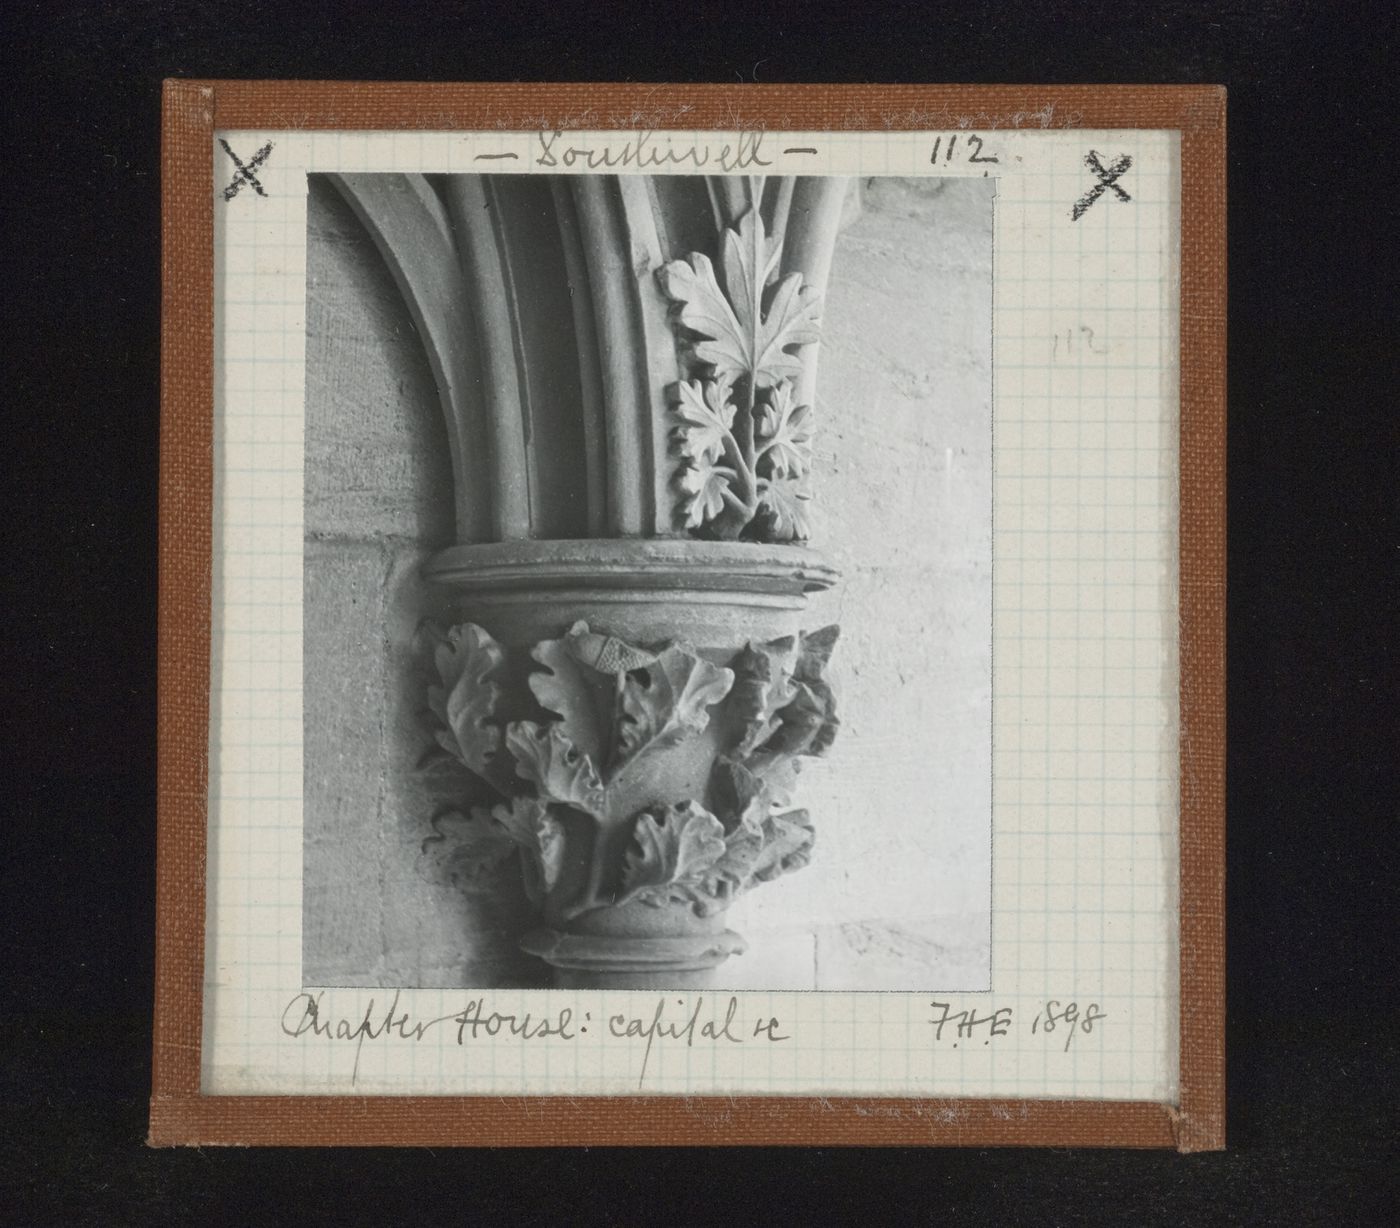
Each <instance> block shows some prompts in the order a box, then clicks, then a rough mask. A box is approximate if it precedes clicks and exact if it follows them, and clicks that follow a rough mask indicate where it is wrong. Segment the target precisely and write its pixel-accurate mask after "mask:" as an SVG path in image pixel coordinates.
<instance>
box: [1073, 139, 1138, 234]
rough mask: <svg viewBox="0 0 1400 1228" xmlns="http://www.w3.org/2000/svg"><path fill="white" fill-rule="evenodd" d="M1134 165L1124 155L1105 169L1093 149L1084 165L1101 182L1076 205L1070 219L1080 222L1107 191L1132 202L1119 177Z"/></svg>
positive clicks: (1130, 159) (1120, 198)
mask: <svg viewBox="0 0 1400 1228" xmlns="http://www.w3.org/2000/svg"><path fill="white" fill-rule="evenodd" d="M1132 164H1133V160H1132V158H1130V157H1128V155H1127V154H1123V155H1122V156H1121V157H1119V158H1118V160H1117V161H1115V162H1111V163H1110V164H1109V165H1108V167H1107V168H1105V167H1104V164H1103V163H1102V162H1100V161H1099V155H1098V151H1097V150H1093V149H1091V150H1090V151H1089V156H1088V157H1087V158H1085V159H1084V165H1085V166H1087V167H1088V168H1089V169H1090V170H1091V171H1093V172H1094V174H1095V175H1097V176H1098V180H1099V181H1098V183H1096V184H1094V186H1093V187H1092V188H1090V189H1089V190H1088V191H1087V192H1085V193H1084V195H1083V196H1081V197H1080V198H1079V200H1078V201H1077V202H1076V203H1075V206H1074V212H1073V213H1071V214H1070V218H1071V219H1072V220H1073V221H1076V222H1077V221H1079V219H1080V218H1081V217H1083V216H1084V214H1085V213H1086V212H1087V211H1088V208H1089V206H1090V205H1092V204H1093V203H1094V202H1095V201H1096V200H1098V198H1099V197H1100V196H1102V195H1103V194H1104V192H1105V191H1108V192H1112V193H1113V194H1114V195H1115V196H1117V197H1118V199H1119V200H1132V197H1131V196H1129V195H1128V194H1127V193H1126V192H1125V191H1123V189H1122V188H1120V187H1119V186H1118V183H1117V180H1118V179H1119V177H1120V176H1122V175H1123V174H1124V173H1125V172H1126V171H1127V169H1128V168H1129V167H1130V166H1132Z"/></svg>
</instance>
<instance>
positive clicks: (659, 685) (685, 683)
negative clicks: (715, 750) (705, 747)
mask: <svg viewBox="0 0 1400 1228" xmlns="http://www.w3.org/2000/svg"><path fill="white" fill-rule="evenodd" d="M733 684H734V672H733V671H732V670H729V669H726V668H724V667H723V666H719V665H714V664H712V663H711V662H709V661H706V660H705V659H704V658H703V657H700V656H697V655H696V654H695V653H694V652H693V651H692V650H691V649H690V648H688V647H686V646H685V645H683V644H670V645H667V647H665V648H663V649H662V650H661V651H660V652H659V653H658V654H657V657H656V662H655V664H653V665H651V666H649V667H648V668H646V669H645V670H634V671H633V672H632V673H630V674H627V675H625V676H624V678H623V683H622V702H621V710H622V719H621V721H620V723H619V726H618V762H619V765H622V764H625V763H627V762H629V761H630V760H633V759H636V758H637V757H638V756H639V755H642V754H646V753H650V752H652V751H658V750H664V749H665V748H667V747H669V746H674V745H675V744H676V743H677V742H679V741H680V740H681V739H682V738H684V737H686V736H688V735H689V734H692V733H698V732H700V731H701V730H703V729H704V728H705V727H706V726H707V725H708V724H709V723H710V708H711V706H712V705H714V704H717V703H719V702H720V700H722V699H723V698H724V697H725V696H726V695H728V694H729V688H730V687H731V686H733Z"/></svg>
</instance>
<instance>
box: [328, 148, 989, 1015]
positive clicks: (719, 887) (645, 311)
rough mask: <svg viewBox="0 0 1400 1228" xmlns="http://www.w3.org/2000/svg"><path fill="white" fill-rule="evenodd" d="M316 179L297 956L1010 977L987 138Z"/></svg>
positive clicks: (643, 980) (773, 982) (953, 978)
mask: <svg viewBox="0 0 1400 1228" xmlns="http://www.w3.org/2000/svg"><path fill="white" fill-rule="evenodd" d="M306 183H307V193H308V202H307V219H308V221H307V248H306V251H307V255H306V396H305V406H306V409H305V488H304V489H305V507H304V546H305V553H304V572H303V576H304V580H303V584H304V606H303V620H304V622H303V642H304V647H303V670H304V686H305V689H304V705H303V720H304V798H303V840H304V883H303V895H302V901H303V940H302V960H303V967H302V979H303V983H304V984H305V985H307V986H324V987H395V988H400V987H401V988H429V987H437V988H503V987H511V988H543V987H548V986H551V985H553V986H560V987H576V988H603V989H640V988H659V989H693V988H699V987H715V988H719V989H735V990H738V989H759V990H763V989H769V990H846V991H891V990H897V991H934V990H945V991H959V990H961V991H977V990H983V989H986V988H988V987H989V984H990V975H991V951H990V934H991V916H990V900H991V864H990V859H991V779H992V768H991V736H992V722H991V694H992V686H991V643H992V589H991V577H992V533H991V516H992V429H991V424H992V389H991V372H992V353H991V350H992V288H993V276H992V236H993V210H994V204H995V200H994V197H995V186H996V180H995V179H990V178H974V177H967V178H953V177H941V178H939V177H926V178H895V177H880V176H876V177H862V178H839V177H797V176H767V177H762V176H749V175H740V174H729V175H704V174H698V173H692V174H655V175H647V174H639V173H631V174H617V175H610V174H596V173H580V174H569V175H564V174H559V175H548V174H538V173H536V174H510V173H499V174H495V173H493V174H476V173H471V174H457V173H453V174H441V175H433V174H418V173H409V174H399V173H382V172H376V173H359V174H357V173H339V174H321V173H313V174H309V175H308V176H307V179H306Z"/></svg>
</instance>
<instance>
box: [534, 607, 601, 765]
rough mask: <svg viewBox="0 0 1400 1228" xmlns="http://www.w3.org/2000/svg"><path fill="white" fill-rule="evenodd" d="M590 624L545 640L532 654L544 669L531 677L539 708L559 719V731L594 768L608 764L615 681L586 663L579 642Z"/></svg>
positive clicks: (537, 645)
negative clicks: (559, 636) (562, 636)
mask: <svg viewBox="0 0 1400 1228" xmlns="http://www.w3.org/2000/svg"><path fill="white" fill-rule="evenodd" d="M588 634H589V631H588V624H587V623H585V622H578V623H575V624H574V625H573V626H572V627H571V628H570V629H569V632H568V634H567V635H566V636H564V638H562V639H557V640H543V641H541V642H540V643H539V644H536V645H535V647H534V650H533V651H532V652H531V653H530V655H531V656H532V657H534V659H535V660H536V661H538V662H539V663H540V664H541V665H543V666H544V667H545V672H543V673H532V674H531V675H530V678H529V683H530V690H531V691H532V692H533V693H534V696H535V698H536V699H537V700H539V702H540V706H541V707H542V708H544V709H546V710H547V711H549V712H555V713H558V714H559V716H560V718H561V719H560V722H559V725H560V730H561V732H562V733H563V734H564V735H565V736H566V737H567V738H568V739H569V741H570V742H572V743H573V745H574V746H575V748H577V750H578V751H579V753H580V754H582V755H584V756H585V757H586V758H587V759H588V760H589V761H590V762H591V763H593V764H594V766H595V767H596V766H598V765H600V764H602V763H604V762H606V760H607V754H608V739H609V735H610V731H611V726H612V680H611V679H610V678H609V677H608V676H607V675H606V674H603V673H602V672H601V671H599V670H597V669H594V668H593V667H592V666H589V665H587V664H585V663H584V661H583V660H582V659H581V655H580V653H579V650H578V644H579V641H580V640H581V639H582V637H584V636H586V635H588Z"/></svg>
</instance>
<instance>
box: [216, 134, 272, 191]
mask: <svg viewBox="0 0 1400 1228" xmlns="http://www.w3.org/2000/svg"><path fill="white" fill-rule="evenodd" d="M219 144H220V145H222V146H223V147H224V153H226V154H228V156H229V157H230V158H232V159H233V164H234V166H236V167H238V174H236V175H235V176H234V177H233V182H232V183H230V184H229V185H228V187H226V188H225V189H224V199H225V200H232V199H233V198H234V197H235V196H237V195H238V193H239V192H241V191H242V190H243V185H244V184H245V183H246V184H250V185H251V186H252V189H253V191H254V192H256V193H257V194H258V195H259V196H266V195H267V193H266V192H264V191H263V186H262V184H260V183H259V182H258V177H257V176H256V175H255V174H253V172H254V171H255V170H257V169H258V167H260V166H261V165H262V164H263V163H264V162H266V161H267V155H268V154H270V153H271V152H272V142H271V141H268V143H267V144H266V145H264V146H263V147H262V148H261V149H260V150H258V152H257V153H255V154H254V155H253V156H252V157H251V158H249V159H248V163H247V165H246V166H245V165H244V163H243V161H242V159H240V158H239V156H238V155H237V154H236V153H234V152H233V150H231V149H230V148H229V147H228V142H227V141H226V140H224V138H223V137H220V138H219Z"/></svg>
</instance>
